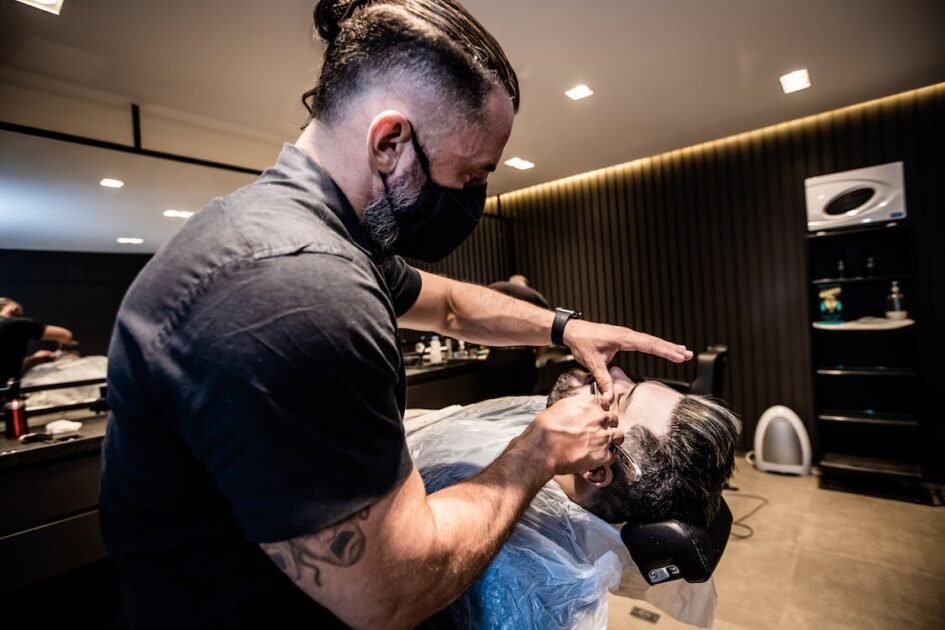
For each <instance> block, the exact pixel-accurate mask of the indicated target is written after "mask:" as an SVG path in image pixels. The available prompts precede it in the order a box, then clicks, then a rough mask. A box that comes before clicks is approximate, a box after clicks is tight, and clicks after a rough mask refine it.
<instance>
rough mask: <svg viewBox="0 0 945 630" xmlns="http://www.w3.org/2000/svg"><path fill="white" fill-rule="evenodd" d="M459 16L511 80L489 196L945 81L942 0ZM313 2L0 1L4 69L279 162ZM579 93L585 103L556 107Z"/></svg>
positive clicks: (729, 0) (643, 0)
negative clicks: (509, 129)
mask: <svg viewBox="0 0 945 630" xmlns="http://www.w3.org/2000/svg"><path fill="white" fill-rule="evenodd" d="M464 4H465V5H466V6H467V8H468V9H469V10H470V11H471V12H472V13H473V14H474V15H476V16H477V17H478V18H479V19H480V21H482V22H483V24H484V25H485V26H486V27H487V28H489V29H490V30H491V31H492V32H493V34H494V35H495V36H496V37H497V38H498V39H499V41H500V42H501V43H502V44H503V46H504V48H505V50H506V52H507V54H508V56H509V58H510V59H511V61H512V63H513V65H514V66H515V67H516V69H517V70H518V73H519V76H520V79H521V82H522V90H523V101H522V103H523V105H522V110H521V113H520V114H519V116H518V119H517V121H516V124H515V129H514V130H513V134H512V137H511V139H510V141H509V144H508V147H507V149H506V157H511V156H513V155H516V156H521V157H523V158H526V159H529V160H531V161H533V162H535V163H536V164H537V166H536V167H535V168H534V169H532V170H529V171H524V172H520V171H515V170H512V169H509V168H507V167H501V168H500V170H499V172H497V173H496V174H495V175H494V176H493V178H491V179H490V191H491V192H493V193H495V192H506V191H510V190H514V189H517V188H522V187H525V186H528V185H532V184H537V183H541V182H546V181H550V180H553V179H557V178H560V177H564V176H567V175H572V174H575V173H580V172H585V171H588V170H592V169H595V168H600V167H604V166H609V165H612V164H617V163H621V162H625V161H629V160H632V159H635V158H639V157H644V156H648V155H654V154H657V153H660V152H663V151H667V150H670V149H674V148H679V147H683V146H688V145H692V144H695V143H698V142H701V141H705V140H710V139H714V138H719V137H723V136H727V135H730V134H733V133H737V132H741V131H747V130H750V129H755V128H758V127H762V126H765V125H769V124H773V123H777V122H782V121H785V120H790V119H794V118H797V117H800V116H804V115H808V114H812V113H817V112H822V111H826V110H829V109H833V108H836V107H840V106H843V105H849V104H853V103H857V102H862V101H864V100H868V99H871V98H876V97H880V96H885V95H888V94H893V93H896V92H900V91H903V90H907V89H910V88H915V87H920V86H924V85H928V84H932V83H937V82H941V81H945V37H943V34H945V2H943V1H942V0H899V1H895V0H829V1H826V0H584V1H583V2H575V1H573V0H515V1H514V2H509V1H508V0H504V1H499V0H467V1H466V2H465V3H464ZM313 5H314V0H279V1H278V2H272V1H270V2H261V1H259V0H199V1H196V2H195V1H194V0H162V1H161V2H155V1H153V0H66V2H65V5H64V7H63V10H62V14H61V15H60V16H59V17H55V16H52V15H49V14H46V13H42V12H40V11H37V10H35V9H31V8H29V7H26V6H25V5H22V4H20V3H17V2H14V1H13V0H0V65H3V66H8V67H12V68H15V69H18V70H21V71H25V72H29V73H33V74H37V75H42V76H46V77H49V78H54V79H58V80H63V81H68V82H72V83H76V84H81V85H83V86H85V87H88V88H92V89H95V90H100V91H103V92H108V93H111V94H115V95H119V96H121V97H123V98H126V99H127V100H128V101H129V102H136V103H139V104H141V105H142V106H143V107H148V106H151V107H163V108H169V109H172V110H176V111H180V112H185V113H189V114H193V115H195V116H202V117H205V118H212V119H214V120H218V121H220V122H221V123H227V124H232V125H239V126H241V127H245V128H248V129H251V130H253V131H254V132H256V133H258V134H260V135H261V136H264V137H270V138H272V144H273V154H275V153H276V152H277V148H278V144H279V143H280V142H282V141H285V140H288V141H291V140H292V139H294V137H295V135H296V134H297V133H298V127H299V125H300V124H301V123H302V122H303V121H304V111H303V110H302V108H301V105H300V104H299V102H298V98H299V95H300V94H301V93H302V92H303V91H304V90H305V89H306V88H307V87H308V86H309V84H310V83H311V81H312V80H313V79H314V77H315V74H316V70H317V67H318V64H319V54H320V53H319V50H320V49H319V47H318V46H317V45H316V44H315V43H313V41H312V39H311V10H312V7H313ZM799 67H806V68H808V69H809V70H810V74H811V78H812V81H813V87H812V88H811V89H809V90H806V91H803V92H798V93H795V94H791V95H784V94H783V93H782V92H781V90H780V86H779V84H778V76H779V75H781V74H783V73H785V72H788V71H790V70H794V69H797V68H799ZM576 83H587V84H589V85H590V86H591V87H592V88H593V89H594V90H595V92H596V94H595V95H594V96H593V97H591V98H590V99H587V100H584V101H579V102H572V101H570V100H568V99H567V98H566V97H565V96H564V94H563V92H564V90H565V89H567V88H569V87H572V86H573V85H574V84H576ZM226 161H228V162H230V163H236V164H245V165H247V166H252V167H257V168H262V167H264V166H266V165H265V164H260V163H255V162H258V157H255V156H249V155H236V154H234V155H233V156H232V157H231V158H230V159H227V160H226ZM166 183H167V185H168V188H169V189H172V188H173V181H168V182H166ZM127 191H128V194H129V195H130V194H133V193H132V190H131V189H130V188H129V189H127ZM4 229H6V227H4Z"/></svg>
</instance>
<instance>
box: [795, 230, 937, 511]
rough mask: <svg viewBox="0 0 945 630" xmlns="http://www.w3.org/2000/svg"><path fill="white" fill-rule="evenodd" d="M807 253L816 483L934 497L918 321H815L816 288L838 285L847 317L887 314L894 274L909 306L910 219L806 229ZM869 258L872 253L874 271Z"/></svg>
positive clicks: (817, 313)
mask: <svg viewBox="0 0 945 630" xmlns="http://www.w3.org/2000/svg"><path fill="white" fill-rule="evenodd" d="M808 254H809V260H810V277H811V280H810V296H811V298H810V324H811V327H810V330H811V357H812V362H813V365H812V368H811V374H812V378H813V381H814V392H815V405H816V417H817V436H816V437H817V442H818V446H819V448H818V451H819V453H820V457H819V461H820V470H821V476H820V485H821V487H823V488H829V489H833V490H844V491H849V492H861V493H866V494H873V495H879V496H886V497H892V498H898V499H905V500H910V501H917V502H928V501H929V500H930V498H929V497H928V496H927V495H928V491H927V490H926V489H925V488H924V486H923V485H922V483H921V482H922V480H923V477H922V468H921V464H920V462H921V455H922V442H921V433H920V425H921V421H922V420H921V418H920V415H921V409H922V406H921V403H920V399H921V396H920V394H921V391H920V379H919V374H918V372H917V364H918V363H917V350H918V348H917V339H918V337H917V329H918V326H919V325H920V324H921V322H914V323H913V324H911V325H909V326H905V327H901V328H893V329H880V330H843V329H839V328H831V327H814V326H813V324H814V323H815V322H820V321H821V318H822V315H821V313H820V311H819V304H820V300H819V297H818V295H819V292H820V291H821V290H822V289H823V288H825V287H839V288H840V289H841V292H842V293H841V300H842V302H843V311H842V313H843V319H844V320H845V321H852V320H856V319H859V318H860V317H866V316H873V317H882V316H883V315H884V314H885V310H886V296H887V294H888V293H889V290H890V286H891V284H892V282H893V281H897V282H898V283H899V286H900V288H901V289H902V292H903V293H904V294H905V295H906V300H907V307H908V299H909V296H910V294H911V291H910V288H911V285H912V282H913V269H912V268H911V259H912V254H911V247H910V239H909V227H908V225H907V224H905V223H903V222H899V223H893V224H885V225H875V226H872V225H871V226H863V227H857V228H853V229H847V230H835V231H829V232H818V233H815V234H810V235H808ZM869 258H872V259H873V261H874V264H873V267H872V269H870V270H868V269H867V260H868V259H869ZM841 259H842V260H843V263H844V264H843V270H842V272H841V271H839V270H838V267H839V265H838V261H840V260H841Z"/></svg>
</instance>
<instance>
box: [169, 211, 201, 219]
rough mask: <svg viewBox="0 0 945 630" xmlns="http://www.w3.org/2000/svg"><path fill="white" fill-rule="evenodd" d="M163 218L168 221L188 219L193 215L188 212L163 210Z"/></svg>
mask: <svg viewBox="0 0 945 630" xmlns="http://www.w3.org/2000/svg"><path fill="white" fill-rule="evenodd" d="M164 216H166V217H167V218H169V219H189V218H190V217H192V216H194V213H193V212H191V211H189V210H165V211H164Z"/></svg>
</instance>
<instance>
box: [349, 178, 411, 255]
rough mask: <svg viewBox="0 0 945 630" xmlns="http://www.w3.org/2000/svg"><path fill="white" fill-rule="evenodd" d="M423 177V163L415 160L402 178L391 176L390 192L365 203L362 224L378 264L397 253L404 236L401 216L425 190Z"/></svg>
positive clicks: (389, 180)
mask: <svg viewBox="0 0 945 630" xmlns="http://www.w3.org/2000/svg"><path fill="white" fill-rule="evenodd" d="M422 177H423V175H422V174H421V173H420V168H419V165H418V164H416V163H415V164H414V165H413V167H412V168H411V169H410V170H409V171H408V172H407V173H406V174H405V175H403V176H402V177H400V178H399V179H395V178H393V177H390V178H388V180H387V191H386V194H381V195H380V196H379V197H377V199H374V200H373V201H371V202H369V203H368V205H367V206H365V208H364V213H363V214H362V215H361V226H362V227H363V228H364V230H365V232H367V235H368V240H369V241H371V249H372V250H373V251H372V253H373V254H374V260H375V262H377V263H378V264H380V263H383V262H384V261H386V260H388V259H389V258H390V257H391V256H393V255H394V253H395V251H396V247H397V239H398V238H399V237H400V227H399V226H398V224H397V216H398V215H401V214H403V213H405V212H407V211H409V210H411V209H412V208H413V207H414V206H415V205H416V203H417V200H418V199H419V198H420V193H421V192H422V189H423V186H422V185H423V181H422Z"/></svg>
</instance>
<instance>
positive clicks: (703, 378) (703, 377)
mask: <svg viewBox="0 0 945 630" xmlns="http://www.w3.org/2000/svg"><path fill="white" fill-rule="evenodd" d="M727 363H728V346H723V345H714V346H709V347H708V348H706V349H705V350H704V351H703V352H700V353H699V355H698V356H697V357H696V378H695V380H694V381H692V383H687V382H685V381H676V380H672V379H664V378H651V379H647V380H651V381H659V382H660V383H664V384H666V385H669V386H670V387H672V388H673V389H675V390H676V391H678V392H681V393H683V394H693V395H695V396H712V397H713V398H718V397H719V396H721V395H722V386H723V385H724V383H725V367H726V365H727Z"/></svg>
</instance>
